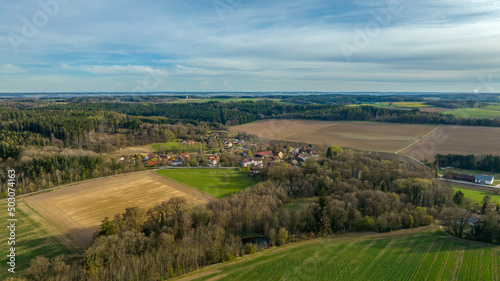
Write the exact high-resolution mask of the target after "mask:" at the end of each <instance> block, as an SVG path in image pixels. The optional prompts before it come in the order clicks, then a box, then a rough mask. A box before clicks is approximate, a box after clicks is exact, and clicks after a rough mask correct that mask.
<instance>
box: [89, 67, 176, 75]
mask: <svg viewBox="0 0 500 281" xmlns="http://www.w3.org/2000/svg"><path fill="white" fill-rule="evenodd" d="M79 69H80V70H83V71H85V72H89V73H92V74H104V75H112V74H118V75H120V74H125V75H127V74H132V75H136V74H156V75H168V72H167V71H165V70H162V69H155V68H151V67H149V66H143V65H91V66H84V67H80V68H79Z"/></svg>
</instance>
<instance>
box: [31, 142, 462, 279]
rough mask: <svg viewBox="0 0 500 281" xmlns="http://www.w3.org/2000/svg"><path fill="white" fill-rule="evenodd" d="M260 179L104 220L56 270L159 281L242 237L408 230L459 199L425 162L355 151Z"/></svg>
mask: <svg viewBox="0 0 500 281" xmlns="http://www.w3.org/2000/svg"><path fill="white" fill-rule="evenodd" d="M262 177H263V178H262V180H263V182H262V183H261V184H258V185H257V186H254V187H251V188H248V189H246V190H244V191H242V192H239V193H237V194H234V195H231V196H229V197H226V198H222V199H215V200H214V201H212V202H210V203H208V204H207V205H206V206H194V207H193V206H191V207H190V206H188V205H187V204H186V202H185V200H184V199H180V198H173V199H170V200H169V201H167V202H164V203H162V204H160V205H158V206H156V207H154V208H152V209H150V210H148V211H146V210H142V209H140V208H129V209H127V210H126V211H125V213H123V214H120V215H118V216H116V217H115V218H111V219H110V218H106V219H104V220H103V222H102V225H101V228H100V230H99V232H98V233H97V234H96V235H97V237H96V239H95V240H94V243H93V245H92V246H91V247H90V248H89V249H88V250H87V251H86V253H85V254H84V256H83V258H82V260H81V262H80V263H79V264H78V265H74V266H73V267H72V268H71V269H68V270H66V271H65V272H64V273H61V274H59V275H58V276H57V277H58V278H59V280H129V279H130V277H131V276H134V278H136V279H137V280H161V279H162V278H164V279H165V278H170V277H174V276H178V275H181V274H184V273H187V272H190V271H193V270H197V269H200V268H202V267H204V266H206V265H210V264H214V263H218V262H223V261H228V260H231V259H234V258H235V257H237V256H242V255H245V254H248V253H252V252H254V251H255V250H256V245H252V244H246V245H244V244H243V242H242V238H248V237H265V238H266V239H267V241H268V242H267V244H268V245H269V246H274V245H278V246H279V245H283V244H286V243H290V242H295V241H300V240H303V239H309V238H313V237H318V236H323V235H327V234H329V233H344V232H350V231H358V230H376V231H391V230H395V229H400V228H411V227H417V226H422V225H428V224H431V223H433V222H434V218H435V217H436V216H437V214H438V211H439V210H440V209H441V208H443V207H445V206H454V204H455V203H454V201H453V195H454V193H453V191H452V189H451V188H449V187H442V186H440V184H439V183H437V182H435V181H432V180H429V179H428V178H430V177H431V175H430V172H429V171H428V170H427V169H426V168H423V167H411V166H405V165H402V164H399V163H393V162H391V161H388V160H380V159H379V158H378V157H376V156H367V155H365V154H363V153H356V152H353V151H351V150H347V151H345V152H344V153H342V154H337V155H336V156H331V158H330V159H326V158H323V159H320V160H319V161H317V162H314V161H311V162H307V164H306V165H304V166H303V167H300V168H297V167H287V166H286V165H282V164H280V165H274V166H271V167H269V168H265V169H264V170H263V171H262ZM36 268H39V267H38V266H37V261H36V260H35V261H33V262H32V269H33V270H35V269H36ZM35 275H36V272H32V276H35Z"/></svg>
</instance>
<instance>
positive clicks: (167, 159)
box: [117, 135, 319, 176]
mask: <svg viewBox="0 0 500 281" xmlns="http://www.w3.org/2000/svg"><path fill="white" fill-rule="evenodd" d="M217 137H219V138H218V139H219V140H220V141H221V144H222V145H223V147H221V151H222V150H224V151H226V152H230V153H232V154H234V155H239V156H240V157H241V159H242V160H241V161H240V162H239V164H240V166H241V167H243V168H246V169H248V171H249V173H250V175H252V176H253V175H255V174H258V173H259V170H260V169H261V168H262V167H264V166H265V165H271V164H272V163H289V164H291V165H295V166H298V165H301V164H302V163H303V162H304V161H306V160H307V159H314V158H318V157H319V154H318V153H317V152H316V151H314V150H313V149H312V148H310V147H296V148H293V147H289V148H288V149H286V150H282V151H280V152H276V153H273V152H272V151H271V150H269V149H270V145H269V144H266V143H259V144H256V143H247V142H246V141H245V140H240V139H237V138H222V139H221V138H220V135H216V138H217ZM181 143H182V144H185V145H194V144H196V142H195V141H194V140H191V139H186V140H183V141H182V142H181ZM243 146H245V147H246V149H245V148H244V147H243ZM252 151H260V152H255V153H252ZM136 157H141V158H142V160H143V161H144V165H145V166H146V167H155V166H160V165H167V166H173V167H182V166H186V165H188V164H187V163H188V162H190V161H191V160H193V159H196V160H199V159H200V157H208V166H209V167H217V166H219V165H220V162H221V156H220V155H219V154H217V153H215V154H208V153H206V152H205V153H204V152H203V151H199V152H193V153H179V154H174V155H167V154H154V153H149V154H148V155H147V156H145V155H130V156H122V157H121V158H119V159H118V161H124V160H125V159H127V158H129V159H130V161H135V159H136ZM204 159H205V161H206V159H207V158H204ZM118 161H117V162H118ZM233 161H234V160H233ZM205 163H206V162H205ZM205 165H206V164H205Z"/></svg>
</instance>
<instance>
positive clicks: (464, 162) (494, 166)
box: [435, 154, 500, 173]
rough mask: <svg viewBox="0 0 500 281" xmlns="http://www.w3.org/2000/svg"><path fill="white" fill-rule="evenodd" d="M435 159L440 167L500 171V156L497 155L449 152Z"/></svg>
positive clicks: (438, 155)
mask: <svg viewBox="0 0 500 281" xmlns="http://www.w3.org/2000/svg"><path fill="white" fill-rule="evenodd" d="M435 161H436V162H437V163H438V164H439V166H440V167H453V168H457V169H464V170H479V171H485V172H494V173H495V172H496V173H500V156H495V155H491V154H488V155H480V156H476V155H473V154H470V155H459V154H448V155H441V154H437V155H436V156H435Z"/></svg>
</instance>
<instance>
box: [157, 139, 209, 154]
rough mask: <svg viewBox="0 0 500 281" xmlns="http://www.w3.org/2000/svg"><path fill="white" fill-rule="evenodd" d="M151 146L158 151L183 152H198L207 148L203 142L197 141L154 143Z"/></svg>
mask: <svg viewBox="0 0 500 281" xmlns="http://www.w3.org/2000/svg"><path fill="white" fill-rule="evenodd" d="M151 147H152V148H153V150H154V151H155V152H156V153H168V152H173V153H183V152H196V151H199V150H201V149H203V150H206V149H207V148H206V147H205V146H202V145H201V143H199V142H196V143H195V144H192V145H187V144H182V143H181V142H177V141H173V142H168V143H153V144H151Z"/></svg>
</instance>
